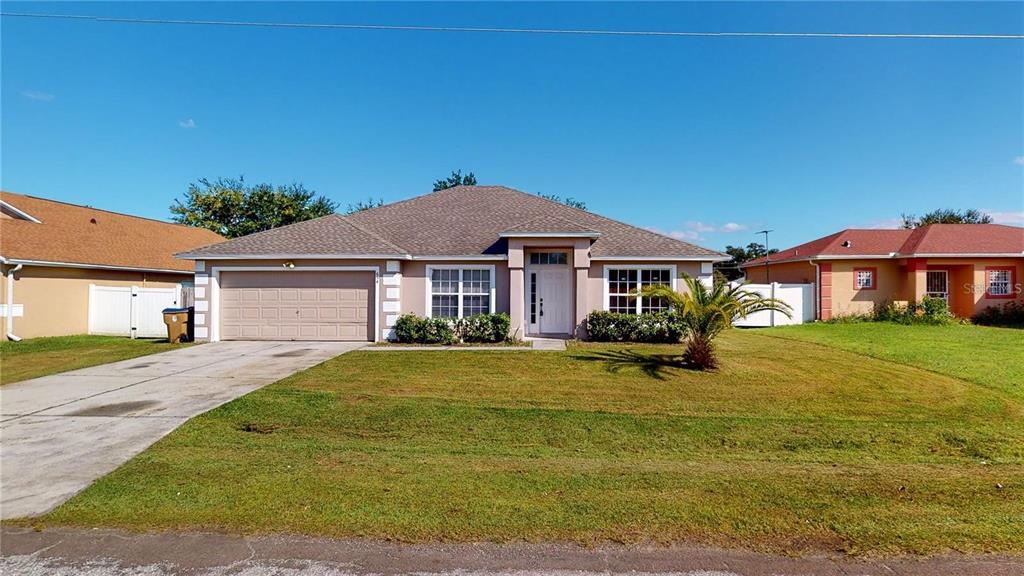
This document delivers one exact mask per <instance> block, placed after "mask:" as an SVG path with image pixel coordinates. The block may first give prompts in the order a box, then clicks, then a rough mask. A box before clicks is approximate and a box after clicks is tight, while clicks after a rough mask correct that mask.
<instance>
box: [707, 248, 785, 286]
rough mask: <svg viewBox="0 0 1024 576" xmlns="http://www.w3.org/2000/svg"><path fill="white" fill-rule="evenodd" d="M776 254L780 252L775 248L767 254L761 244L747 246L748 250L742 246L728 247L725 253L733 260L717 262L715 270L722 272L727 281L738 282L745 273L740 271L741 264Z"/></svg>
mask: <svg viewBox="0 0 1024 576" xmlns="http://www.w3.org/2000/svg"><path fill="white" fill-rule="evenodd" d="M776 252H778V250H777V249H775V248H772V249H771V250H768V251H767V252H765V249H764V244H759V243H757V242H751V243H750V244H747V247H746V248H744V247H742V246H726V247H725V253H726V254H728V255H729V256H732V260H727V261H725V262H715V265H714V268H715V271H716V272H721V273H722V275H723V276H725V278H726V280H736V279H737V278H741V277H742V276H743V272H742V271H741V270H740V264H743V263H744V262H748V261H750V260H753V259H755V258H760V257H762V256H764V255H765V254H775V253H776Z"/></svg>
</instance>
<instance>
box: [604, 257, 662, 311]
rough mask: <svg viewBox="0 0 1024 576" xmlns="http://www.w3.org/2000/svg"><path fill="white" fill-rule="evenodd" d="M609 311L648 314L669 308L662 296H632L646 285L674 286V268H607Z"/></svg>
mask: <svg viewBox="0 0 1024 576" xmlns="http://www.w3.org/2000/svg"><path fill="white" fill-rule="evenodd" d="M605 274H606V276H607V282H608V306H607V309H608V311H609V312H619V313H623V314H646V313H649V312H659V311H662V310H668V308H669V306H668V303H667V302H665V301H664V300H663V299H662V298H646V297H644V296H637V297H632V296H631V294H632V293H634V291H635V292H639V291H641V290H643V289H644V287H646V286H672V277H673V276H674V275H675V272H674V269H672V268H640V267H638V268H607V269H606V272H605Z"/></svg>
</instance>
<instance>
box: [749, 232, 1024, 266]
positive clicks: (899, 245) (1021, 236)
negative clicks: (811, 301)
mask: <svg viewBox="0 0 1024 576" xmlns="http://www.w3.org/2000/svg"><path fill="white" fill-rule="evenodd" d="M847 243H848V244H847ZM844 244H847V245H845V246H844ZM928 254H950V255H958V254H963V255H985V254H992V255H996V254H1000V255H1005V254H1019V255H1024V228H1018V227H1016V226H1003V225H1000V224H929V225H928V226H922V227H920V228H915V229H913V230H870V229H869V230H865V229H852V228H851V229H847V230H842V231H840V232H836V233H835V234H830V235H828V236H825V237H823V238H818V239H817V240H812V241H810V242H807V243H805V244H800V245H799V246H794V247H792V248H787V249H786V250H782V251H780V252H777V253H775V254H772V256H771V261H772V262H773V263H780V262H790V261H794V260H807V259H809V258H825V259H827V258H828V257H830V256H831V257H836V256H839V257H850V256H875V257H879V256H892V257H896V258H909V257H914V256H917V255H928ZM764 261H765V259H764V258H756V259H754V260H751V261H749V262H745V263H743V264H741V265H740V267H741V268H746V267H749V266H757V265H760V264H763V263H764Z"/></svg>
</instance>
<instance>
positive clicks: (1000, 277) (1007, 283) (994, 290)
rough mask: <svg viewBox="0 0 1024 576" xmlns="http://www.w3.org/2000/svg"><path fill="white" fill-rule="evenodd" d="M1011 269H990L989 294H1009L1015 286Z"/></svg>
mask: <svg viewBox="0 0 1024 576" xmlns="http://www.w3.org/2000/svg"><path fill="white" fill-rule="evenodd" d="M1011 276H1012V274H1011V273H1010V270H1009V269H1006V270H989V271H988V294H989V296H1009V295H1010V293H1011V290H1013V287H1012V286H1011V284H1012V283H1013V280H1012V278H1011Z"/></svg>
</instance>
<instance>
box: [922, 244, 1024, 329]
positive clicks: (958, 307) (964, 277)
mask: <svg viewBox="0 0 1024 576" xmlns="http://www.w3.org/2000/svg"><path fill="white" fill-rule="evenodd" d="M927 266H928V269H946V270H948V271H949V295H950V307H951V308H952V309H953V311H954V313H956V314H957V316H963V317H970V316H973V315H974V314H977V313H978V312H981V311H982V310H984V309H985V308H988V307H989V306H1001V305H1003V304H1005V303H1006V302H1010V301H1012V300H1017V301H1021V300H1024V258H973V259H965V258H929V259H928V260H927ZM1004 267H1006V268H1013V272H1014V273H1013V278H1012V279H1011V284H1014V286H1011V289H1012V290H1013V294H1012V295H1011V296H1010V297H996V298H993V297H990V296H989V295H988V294H986V289H987V287H988V274H987V269H988V268H1004Z"/></svg>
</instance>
